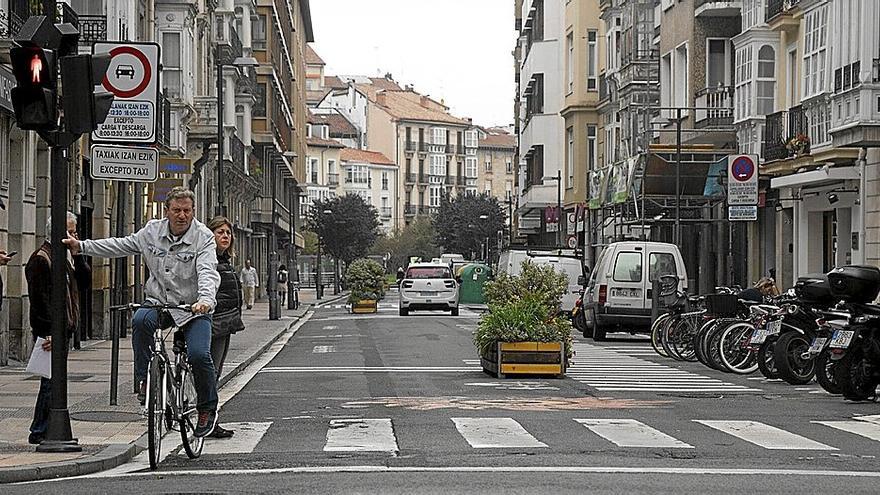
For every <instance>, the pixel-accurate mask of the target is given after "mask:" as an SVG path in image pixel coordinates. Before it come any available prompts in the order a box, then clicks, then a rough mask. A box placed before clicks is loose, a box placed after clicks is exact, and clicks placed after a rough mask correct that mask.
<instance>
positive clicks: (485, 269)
mask: <svg viewBox="0 0 880 495" xmlns="http://www.w3.org/2000/svg"><path fill="white" fill-rule="evenodd" d="M490 274H491V271H490V268H489V266H488V265H484V264H482V263H469V264H467V265H464V266H463V267H461V268H459V269H458V272H457V274H456V275H457V276H458V277H461V287H460V288H459V292H458V301H459V302H460V303H463V304H485V303H486V299H485V298H484V297H483V284H485V283H486V282H487V281H488V280H489V275H490Z"/></svg>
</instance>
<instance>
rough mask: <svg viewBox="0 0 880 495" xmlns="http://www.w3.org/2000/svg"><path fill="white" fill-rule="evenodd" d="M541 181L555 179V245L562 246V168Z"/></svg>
mask: <svg viewBox="0 0 880 495" xmlns="http://www.w3.org/2000/svg"><path fill="white" fill-rule="evenodd" d="M542 180H543V181H548V180H555V181H556V247H562V170H557V171H556V176H555V177H554V176H549V177H544V178H543V179H542Z"/></svg>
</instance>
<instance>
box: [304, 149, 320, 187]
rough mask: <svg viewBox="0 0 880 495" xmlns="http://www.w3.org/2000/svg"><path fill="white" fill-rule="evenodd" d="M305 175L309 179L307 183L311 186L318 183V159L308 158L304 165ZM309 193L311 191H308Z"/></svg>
mask: <svg viewBox="0 0 880 495" xmlns="http://www.w3.org/2000/svg"><path fill="white" fill-rule="evenodd" d="M306 175H308V177H309V182H311V183H312V184H317V183H318V159H317V158H309V161H308V163H307V164H306ZM310 193H311V191H310Z"/></svg>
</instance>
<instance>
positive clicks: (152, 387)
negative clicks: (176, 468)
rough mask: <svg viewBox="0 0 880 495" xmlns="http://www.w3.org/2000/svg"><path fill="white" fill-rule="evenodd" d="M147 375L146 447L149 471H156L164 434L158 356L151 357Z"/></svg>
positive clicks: (162, 380) (162, 385)
mask: <svg viewBox="0 0 880 495" xmlns="http://www.w3.org/2000/svg"><path fill="white" fill-rule="evenodd" d="M147 375H148V376H147V446H148V449H149V454H150V456H149V457H150V469H156V467H157V466H158V465H159V462H160V461H161V460H162V435H164V434H165V394H164V393H163V392H164V391H165V363H164V361H162V359H161V358H160V357H159V356H153V359H152V360H151V361H150V367H149V371H148V373H147Z"/></svg>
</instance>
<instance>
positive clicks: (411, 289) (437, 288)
mask: <svg viewBox="0 0 880 495" xmlns="http://www.w3.org/2000/svg"><path fill="white" fill-rule="evenodd" d="M399 309H400V316H406V315H408V314H409V312H410V310H432V309H439V310H442V311H449V312H450V313H452V316H458V281H456V280H455V277H454V276H453V275H452V270H450V268H449V265H447V264H444V263H442V262H441V263H413V264H411V265H410V266H409V267H408V268H407V269H406V273H405V274H404V277H403V280H401V281H400V306H399Z"/></svg>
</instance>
